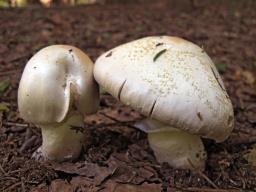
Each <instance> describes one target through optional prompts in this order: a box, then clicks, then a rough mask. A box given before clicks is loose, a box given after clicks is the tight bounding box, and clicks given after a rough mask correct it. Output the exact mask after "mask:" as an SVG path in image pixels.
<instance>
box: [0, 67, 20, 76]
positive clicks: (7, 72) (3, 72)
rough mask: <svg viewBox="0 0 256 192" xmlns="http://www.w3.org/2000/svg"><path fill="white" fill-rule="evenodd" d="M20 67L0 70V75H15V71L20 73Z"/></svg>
mask: <svg viewBox="0 0 256 192" xmlns="http://www.w3.org/2000/svg"><path fill="white" fill-rule="evenodd" d="M21 71H22V69H14V70H11V71H0V76H10V75H16V74H17V73H21Z"/></svg>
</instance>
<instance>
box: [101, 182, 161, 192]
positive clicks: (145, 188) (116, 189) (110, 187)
mask: <svg viewBox="0 0 256 192" xmlns="http://www.w3.org/2000/svg"><path fill="white" fill-rule="evenodd" d="M109 191H113V192H160V191H162V187H161V184H155V183H152V184H149V183H143V184H142V185H131V184H120V183H115V182H113V181H109V182H107V183H106V184H105V189H103V190H102V192H109Z"/></svg>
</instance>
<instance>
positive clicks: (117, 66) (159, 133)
mask: <svg viewBox="0 0 256 192" xmlns="http://www.w3.org/2000/svg"><path fill="white" fill-rule="evenodd" d="M94 77H95V79H96V81H97V82H98V83H99V85H100V86H102V88H103V89H104V90H106V91H107V92H109V93H110V94H112V95H113V96H114V97H115V98H117V99H118V100H120V101H121V102H123V103H124V104H126V105H129V106H131V107H132V108H134V109H136V110H137V111H139V112H140V113H142V114H143V115H145V116H147V117H148V119H146V120H145V121H142V122H138V123H137V127H138V128H140V129H142V130H143V131H146V132H147V133H148V139H149V144H150V146H151V148H152V149H153V151H154V153H155V156H156V158H157V160H158V161H159V162H168V163H170V165H171V166H173V167H175V168H190V169H203V168H204V165H205V159H206V156H207V155H206V152H205V150H204V145H203V143H202V141H201V137H205V138H209V139H213V140H215V141H217V142H222V141H224V140H225V139H226V138H227V137H228V136H229V135H230V133H231V131H232V129H233V123H234V115H233V107H232V104H231V101H230V99H229V96H228V94H227V92H226V90H225V88H224V84H223V82H222V80H221V77H220V75H219V73H218V71H217V70H216V67H215V65H214V63H213V62H212V60H211V59H210V57H209V56H208V55H207V54H206V53H205V51H204V50H203V49H202V48H200V47H199V46H197V45H195V44H193V43H191V42H189V41H186V40H184V39H181V38H178V37H169V36H160V37H146V38H142V39H139V40H136V41H132V42H130V43H127V44H124V45H121V46H118V47H116V48H114V49H112V50H110V51H108V52H106V53H104V54H103V55H101V56H100V57H99V58H98V59H97V61H96V63H95V68H94Z"/></svg>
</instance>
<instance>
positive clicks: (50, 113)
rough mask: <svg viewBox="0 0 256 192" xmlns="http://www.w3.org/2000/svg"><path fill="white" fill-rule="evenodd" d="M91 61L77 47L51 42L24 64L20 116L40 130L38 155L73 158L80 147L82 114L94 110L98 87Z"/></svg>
mask: <svg viewBox="0 0 256 192" xmlns="http://www.w3.org/2000/svg"><path fill="white" fill-rule="evenodd" d="M93 67H94V66H93V62H92V61H91V60H90V58H89V57H88V56H87V55H86V54H85V53H83V52H82V51H81V50H80V49H78V48H76V47H73V46H69V45H52V46H49V47H46V48H44V49H42V50H40V51H39V52H38V53H36V54H35V55H34V56H33V57H32V58H31V59H30V60H29V61H28V63H27V64H26V67H25V69H24V72H23V74H22V77H21V80H20V84H19V89H18V107H19V112H20V116H21V117H22V118H23V119H24V120H26V121H27V122H31V123H34V124H36V125H37V126H39V127H40V128H41V130H42V139H43V143H42V149H41V151H42V156H43V158H45V159H48V160H53V161H66V160H74V159H76V158H77V157H78V156H79V155H80V153H81V149H82V142H83V139H84V134H83V133H82V132H81V130H80V131H79V130H78V129H79V127H82V126H83V116H84V115H86V114H91V113H94V112H96V111H97V108H98V105H99V88H98V85H97V83H96V82H95V80H94V78H93Z"/></svg>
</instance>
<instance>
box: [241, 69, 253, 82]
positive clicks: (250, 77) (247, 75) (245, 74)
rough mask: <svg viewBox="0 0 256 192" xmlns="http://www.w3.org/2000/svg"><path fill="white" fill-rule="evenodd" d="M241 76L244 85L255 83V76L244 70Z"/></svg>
mask: <svg viewBox="0 0 256 192" xmlns="http://www.w3.org/2000/svg"><path fill="white" fill-rule="evenodd" d="M242 76H243V79H244V81H245V83H246V84H248V85H253V84H254V82H255V75H253V74H252V72H250V71H247V70H244V71H242Z"/></svg>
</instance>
